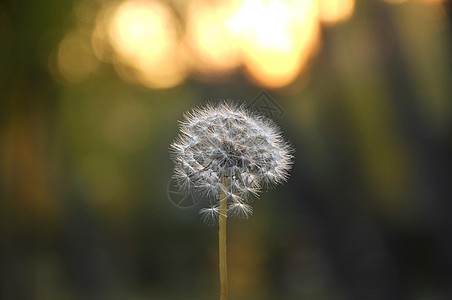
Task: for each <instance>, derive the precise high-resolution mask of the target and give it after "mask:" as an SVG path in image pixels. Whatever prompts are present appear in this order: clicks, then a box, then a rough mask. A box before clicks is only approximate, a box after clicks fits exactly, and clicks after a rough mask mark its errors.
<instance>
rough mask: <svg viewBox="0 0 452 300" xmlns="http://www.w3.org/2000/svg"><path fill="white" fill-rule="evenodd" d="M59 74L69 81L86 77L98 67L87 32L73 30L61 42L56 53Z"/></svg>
mask: <svg viewBox="0 0 452 300" xmlns="http://www.w3.org/2000/svg"><path fill="white" fill-rule="evenodd" d="M56 59H57V67H58V73H59V75H60V76H61V77H62V78H63V79H64V80H65V81H66V82H69V83H77V82H80V81H82V80H83V79H85V78H86V77H87V76H88V75H89V74H90V73H91V72H93V71H94V70H95V69H96V68H97V60H96V58H95V57H94V54H93V52H92V49H91V45H90V43H89V36H88V34H87V33H84V32H81V31H80V32H79V31H73V32H70V33H68V34H67V35H66V36H65V37H64V39H63V40H62V41H61V42H60V44H59V47H58V51H57V53H56Z"/></svg>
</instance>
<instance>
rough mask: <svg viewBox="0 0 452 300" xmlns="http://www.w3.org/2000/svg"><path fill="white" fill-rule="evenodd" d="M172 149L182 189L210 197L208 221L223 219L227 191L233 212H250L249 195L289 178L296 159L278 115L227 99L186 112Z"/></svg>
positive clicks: (205, 210)
mask: <svg viewBox="0 0 452 300" xmlns="http://www.w3.org/2000/svg"><path fill="white" fill-rule="evenodd" d="M170 152H171V157H172V159H173V161H174V163H175V168H174V176H173V178H174V179H175V181H176V183H177V184H178V185H179V187H180V189H181V190H183V191H185V192H196V194H198V195H204V196H207V197H209V198H210V199H211V201H212V203H213V205H212V206H211V207H208V208H202V209H201V211H200V214H201V215H202V218H203V220H205V221H207V222H212V220H217V219H218V217H219V204H220V198H222V195H224V196H223V197H224V198H225V199H226V201H227V212H228V214H231V215H232V216H236V217H239V218H247V217H248V216H249V215H251V213H252V209H251V206H250V205H249V204H248V199H249V197H250V195H255V196H258V194H259V193H260V191H261V190H262V189H263V188H268V187H272V186H274V185H276V184H280V183H283V182H285V181H286V180H287V179H288V176H289V171H290V169H291V166H292V163H293V156H292V152H293V149H292V148H291V146H290V145H289V144H288V143H287V142H285V141H284V139H283V137H282V135H281V132H280V130H279V128H278V127H277V126H276V125H275V124H274V123H273V121H271V120H269V119H267V118H264V117H262V116H259V115H256V114H253V113H251V112H249V111H247V110H246V109H245V108H244V107H243V106H236V105H233V104H230V103H227V102H221V103H219V104H216V105H213V104H208V105H206V106H204V107H200V108H196V109H194V110H192V111H190V112H188V113H186V114H185V115H184V119H183V120H182V121H181V122H180V134H179V135H178V136H177V137H176V139H175V140H174V142H173V143H172V144H171V146H170Z"/></svg>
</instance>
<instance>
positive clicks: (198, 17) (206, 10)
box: [186, 0, 241, 75]
mask: <svg viewBox="0 0 452 300" xmlns="http://www.w3.org/2000/svg"><path fill="white" fill-rule="evenodd" d="M231 3H232V2H230V1H217V2H210V1H202V0H200V1H192V2H191V3H190V5H189V7H188V11H187V27H186V42H187V47H188V48H189V50H190V53H191V55H192V60H191V62H192V68H193V69H195V71H197V72H201V73H206V74H213V75H216V74H223V73H227V72H229V71H231V70H233V69H235V68H237V67H238V66H239V65H240V64H241V58H240V46H239V44H238V41H237V38H236V37H235V36H234V35H233V34H232V33H231V32H230V31H229V29H228V27H227V20H228V19H229V18H230V17H231V15H232V12H233V5H231Z"/></svg>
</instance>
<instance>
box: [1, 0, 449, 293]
mask: <svg viewBox="0 0 452 300" xmlns="http://www.w3.org/2000/svg"><path fill="white" fill-rule="evenodd" d="M451 15H452V5H451V2H450V1H441V0H405V1H403V0H385V1H383V0H368V1H355V0H298V1H295V0H294V1H290V0H267V1H265V0H262V1H259V0H232V1H225V0H224V1H222V0H193V1H182V0H173V1H159V0H148V1H145V0H125V1H106V0H75V1H58V0H37V1H30V2H27V3H25V2H23V1H11V0H6V1H2V2H1V3H0V99H1V109H0V183H1V185H0V298H1V299H216V298H217V297H218V289H219V288H218V273H217V272H218V271H217V264H218V262H217V260H218V256H217V232H216V227H214V226H207V225H206V224H204V223H202V221H201V220H200V217H199V215H198V208H196V207H195V208H186V209H181V208H178V207H176V206H175V205H174V204H173V203H172V202H171V201H170V200H169V199H168V194H167V187H168V182H169V179H170V177H171V174H172V168H173V165H172V163H171V161H170V159H169V155H168V146H169V144H170V143H171V142H172V140H173V138H174V137H175V136H176V134H177V132H178V127H177V126H178V123H177V120H179V119H181V117H182V114H183V112H185V111H186V110H188V109H190V108H191V107H193V106H196V105H199V104H202V103H205V102H206V101H207V100H209V99H210V100H212V101H218V100H215V99H219V98H231V99H234V100H236V102H238V103H253V101H255V100H256V99H257V100H259V97H262V95H265V99H267V100H270V102H269V103H270V105H275V106H276V107H278V108H280V112H279V113H278V114H275V115H274V119H275V121H276V122H277V123H278V124H279V125H280V126H281V127H282V130H283V132H284V134H285V136H286V138H287V139H288V140H290V141H291V142H292V144H293V146H294V147H295V148H296V153H295V164H294V167H293V170H292V174H291V177H290V179H289V181H288V183H286V184H285V185H283V186H278V187H277V188H276V189H274V190H270V191H268V192H266V193H263V194H262V196H261V198H260V199H258V200H256V201H254V203H253V208H254V216H252V217H251V218H250V219H249V220H247V221H239V220H233V221H231V222H229V228H228V232H229V233H228V234H229V235H228V243H229V244H228V247H229V248H228V256H229V278H230V283H229V284H230V298H231V299H246V300H249V299H251V300H253V299H264V300H265V299H326V300H328V299H333V300H334V299H429V300H431V299H452V218H451V217H450V215H451V213H452V202H451V200H452V197H451V183H452V180H451V179H452V174H451V170H452V166H451V163H450V161H449V160H448V159H449V154H450V152H451V150H452V149H451V148H452V147H451V146H452V139H451V138H452V131H451V126H452V102H451V99H452V80H451V79H452V55H451V54H452V51H451V50H452V45H451V41H452V31H451ZM259 101H260V100H259ZM254 103H256V102H254Z"/></svg>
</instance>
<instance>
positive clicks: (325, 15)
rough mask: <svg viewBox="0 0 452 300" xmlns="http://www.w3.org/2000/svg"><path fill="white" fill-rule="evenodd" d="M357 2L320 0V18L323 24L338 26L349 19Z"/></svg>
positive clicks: (352, 0) (351, 0)
mask: <svg viewBox="0 0 452 300" xmlns="http://www.w3.org/2000/svg"><path fill="white" fill-rule="evenodd" d="M354 9H355V0H319V17H320V20H321V21H322V22H323V23H326V24H336V23H339V22H343V21H345V20H347V19H349V18H350V17H351V16H352V14H353V11H354Z"/></svg>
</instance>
